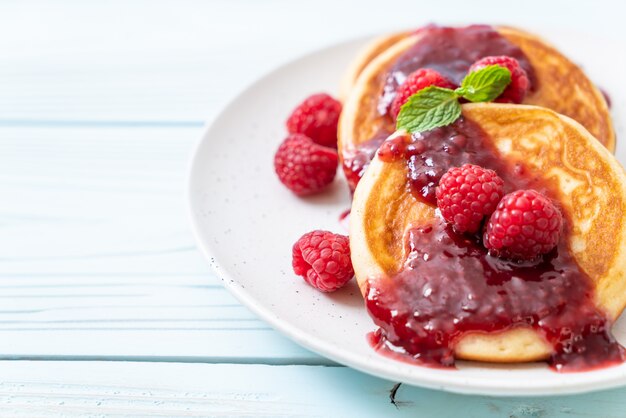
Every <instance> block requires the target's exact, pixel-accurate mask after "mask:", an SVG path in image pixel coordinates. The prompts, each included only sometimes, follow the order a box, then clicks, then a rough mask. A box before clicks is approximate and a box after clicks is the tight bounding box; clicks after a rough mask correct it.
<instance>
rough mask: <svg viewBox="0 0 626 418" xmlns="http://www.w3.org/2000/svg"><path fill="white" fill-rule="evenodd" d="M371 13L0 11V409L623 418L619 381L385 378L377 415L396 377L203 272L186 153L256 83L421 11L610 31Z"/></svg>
mask: <svg viewBox="0 0 626 418" xmlns="http://www.w3.org/2000/svg"><path fill="white" fill-rule="evenodd" d="M383 3H384V2H380V1H378V2H369V3H368V2H363V1H360V2H358V1H350V2H345V3H343V2H342V3H340V4H339V2H333V1H326V0H324V1H315V2H311V3H306V4H304V3H299V2H287V1H266V2H261V1H259V2H256V1H239V2H235V1H215V2H191V1H170V2H153V1H132V2H127V1H120V2H114V1H107V2H91V3H89V4H88V3H87V2H82V1H63V2H54V3H53V2H34V1H3V2H2V3H0V302H1V304H0V360H1V362H0V363H1V364H0V416H2V417H5V416H29V417H30V416H48V415H50V416H55V415H57V416H75V415H76V416H78V415H83V416H84V415H87V416H102V415H116V416H126V415H128V416H145V415H158V416H168V417H169V416H246V417H277V416H285V417H299V416H302V417H351V416H358V417H383V416H384V417H387V416H389V417H429V418H430V417H477V418H483V417H516V418H522V417H537V418H538V417H570V416H571V417H579V416H597V417H624V416H626V389H616V390H611V391H605V392H599V393H593V394H588V395H580V396H572V397H558V398H533V399H528V398H489V397H472V396H460V395H454V394H449V393H443V392H436V391H430V390H422V389H419V388H413V387H408V386H405V385H403V386H400V387H399V389H398V390H397V392H396V396H395V405H394V404H392V403H391V402H390V391H391V390H392V389H393V388H394V386H395V383H396V382H389V381H385V380H381V379H378V378H374V377H371V376H367V375H364V374H362V373H359V372H356V371H353V370H351V369H348V368H346V367H342V366H340V365H337V364H334V363H332V362H330V361H329V360H326V359H324V358H321V357H319V356H317V355H315V354H313V353H311V352H309V351H307V350H305V349H303V348H300V347H299V346H297V345H296V344H294V343H292V342H290V341H289V340H288V339H286V338H284V337H282V336H281V335H279V334H278V333H276V332H275V331H273V330H272V329H270V327H269V326H267V325H266V324H265V323H263V322H261V321H259V320H257V319H256V318H255V317H254V316H253V315H252V314H251V313H250V312H249V311H248V310H247V309H246V308H244V307H242V306H241V305H240V304H239V303H238V302H237V301H236V300H235V299H233V298H232V297H231V296H230V295H229V294H228V293H227V292H226V291H225V290H224V289H223V288H222V286H221V285H220V283H219V281H218V280H216V279H215V278H214V277H213V276H212V275H211V273H210V272H209V269H208V267H207V265H206V264H205V262H204V260H203V258H202V257H201V255H200V253H199V252H198V250H197V249H196V247H195V243H194V241H193V238H192V236H191V233H190V230H189V225H188V222H187V218H186V215H185V213H186V212H185V202H184V196H183V190H184V184H185V180H186V178H185V175H186V169H187V162H188V157H189V155H190V152H191V149H192V146H193V144H194V143H195V142H196V141H197V140H198V138H199V135H200V133H201V130H202V126H203V121H204V120H206V119H210V118H212V117H213V116H214V115H216V114H217V113H218V112H219V111H220V109H221V108H222V107H223V106H224V104H225V103H226V102H227V101H228V100H229V99H230V98H231V97H233V96H234V95H235V94H236V93H237V92H238V91H240V90H241V89H242V88H243V87H244V86H245V85H247V84H249V83H251V82H253V81H254V80H255V79H256V78H257V77H258V76H259V75H260V74H263V73H265V72H267V71H269V70H271V69H272V68H274V67H275V66H277V65H279V64H280V63H283V62H286V61H288V60H290V59H292V58H294V57H296V56H298V55H301V54H304V53H305V52H307V51H309V50H311V49H315V48H319V47H323V46H326V45H330V44H332V43H335V42H338V41H341V40H345V39H349V38H353V37H356V36H362V35H365V34H369V33H376V32H382V31H386V30H392V29H394V28H397V27H408V26H415V25H416V24H417V23H421V22H423V21H424V19H427V20H431V21H436V20H442V19H445V20H447V21H472V20H474V21H477V20H482V21H500V22H505V23H506V22H511V23H515V22H519V23H521V24H523V25H525V26H527V27H530V28H533V27H535V25H545V24H549V23H550V22H558V24H559V25H562V26H563V28H564V29H565V30H568V29H575V28H576V27H579V28H580V27H581V26H582V25H585V24H588V25H591V26H593V27H597V28H599V29H598V31H604V32H606V33H607V34H610V33H611V32H612V31H615V30H622V31H623V29H622V28H621V26H623V25H621V19H622V16H623V13H619V10H618V9H615V7H617V3H614V4H612V3H609V2H606V3H604V4H602V2H595V3H593V5H592V4H591V3H589V4H588V5H587V6H581V7H582V9H574V8H573V7H572V6H571V5H572V4H573V3H571V2H550V3H549V4H544V3H548V2H538V1H531V2H525V3H524V6H523V7H522V6H516V7H520V9H519V10H518V11H516V13H515V16H510V14H511V12H510V11H509V10H510V9H511V7H510V5H511V4H512V3H511V4H508V3H507V4H505V3H504V2H486V1H474V2H458V1H452V2H450V1H447V2H431V3H429V2H415V1H413V2H409V1H407V2H405V3H404V4H400V3H399V4H398V5H397V9H398V10H402V13H399V12H397V11H394V10H393V9H394V8H391V9H387V10H384V9H381V7H382V4H383ZM515 4H517V5H519V4H521V3H519V2H518V3H515ZM565 5H567V6H568V7H567V8H566V9H562V8H563V6H565ZM539 7H541V8H540V9H539ZM538 11H541V13H538ZM514 18H515V19H516V20H513V19H514ZM568 52H571V53H574V54H575V51H568ZM619 53H620V54H623V51H619ZM338 77H339V74H338Z"/></svg>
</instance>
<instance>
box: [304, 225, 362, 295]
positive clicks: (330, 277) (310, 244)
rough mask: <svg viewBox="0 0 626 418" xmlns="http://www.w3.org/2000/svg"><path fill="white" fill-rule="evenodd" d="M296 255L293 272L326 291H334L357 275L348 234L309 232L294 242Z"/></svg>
mask: <svg viewBox="0 0 626 418" xmlns="http://www.w3.org/2000/svg"><path fill="white" fill-rule="evenodd" d="M292 254H293V259H292V265H293V271H294V272H295V273H296V274H297V275H298V276H302V277H303V278H304V280H305V281H306V282H307V283H308V284H310V285H311V286H313V287H315V288H316V289H319V290H321V291H322V292H333V291H335V290H337V289H339V288H340V287H342V286H343V285H345V284H346V283H347V282H348V281H349V280H350V279H351V278H352V277H353V276H354V270H353V269H352V261H351V260H350V241H349V239H348V237H347V236H345V235H338V234H333V233H332V232H328V231H319V230H317V231H312V232H308V233H306V234H304V235H302V237H300V239H299V240H298V241H297V242H296V243H295V244H294V245H293V250H292Z"/></svg>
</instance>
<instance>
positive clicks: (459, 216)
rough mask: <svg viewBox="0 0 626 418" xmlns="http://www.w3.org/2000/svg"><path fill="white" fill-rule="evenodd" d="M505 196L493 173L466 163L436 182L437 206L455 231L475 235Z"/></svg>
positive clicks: (501, 184)
mask: <svg viewBox="0 0 626 418" xmlns="http://www.w3.org/2000/svg"><path fill="white" fill-rule="evenodd" d="M503 195H504V181H502V179H501V178H500V177H498V175H497V174H496V172H495V171H493V170H487V169H485V168H482V167H479V166H477V165H472V164H465V165H464V166H462V167H452V168H451V169H449V170H448V172H447V173H446V174H444V175H443V176H442V177H441V180H439V186H437V190H436V196H437V207H438V208H439V210H440V211H441V215H442V216H443V218H444V219H445V220H446V221H448V222H450V223H451V224H452V226H453V227H454V229H455V230H456V231H457V232H470V233H473V232H476V231H478V230H479V229H480V224H481V222H482V221H483V218H484V217H485V216H489V215H491V213H493V211H494V210H495V209H496V206H497V205H498V202H499V201H500V199H502V196H503Z"/></svg>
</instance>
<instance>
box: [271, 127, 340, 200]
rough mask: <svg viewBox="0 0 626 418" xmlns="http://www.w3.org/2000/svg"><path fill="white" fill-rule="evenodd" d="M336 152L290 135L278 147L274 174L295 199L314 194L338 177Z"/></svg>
mask: <svg viewBox="0 0 626 418" xmlns="http://www.w3.org/2000/svg"><path fill="white" fill-rule="evenodd" d="M338 161H339V158H338V157H337V151H335V150H334V149H332V148H328V147H323V146H321V145H318V144H316V143H314V142H313V141H311V139H309V138H308V137H306V136H304V135H301V134H292V135H289V136H288V137H287V139H285V140H284V141H283V143H282V144H280V147H278V151H276V155H275V156H274V170H276V174H278V178H279V179H280V181H281V182H282V183H283V184H284V185H285V186H287V188H289V190H291V191H292V192H294V193H295V194H297V195H298V196H306V195H310V194H314V193H317V192H319V191H320V190H322V189H323V188H325V187H326V186H328V185H329V184H330V183H332V181H333V179H334V178H335V174H336V173H337V163H338Z"/></svg>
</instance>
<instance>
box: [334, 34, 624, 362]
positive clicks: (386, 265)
mask: <svg viewBox="0 0 626 418" xmlns="http://www.w3.org/2000/svg"><path fill="white" fill-rule="evenodd" d="M495 30H497V31H498V32H499V33H500V35H502V36H503V37H504V38H506V39H507V40H508V41H509V42H511V43H512V44H514V45H516V46H517V47H519V48H520V49H521V50H522V51H523V53H524V55H525V56H526V58H527V59H528V61H529V62H530V64H531V65H532V68H533V70H534V85H535V88H534V89H532V90H531V91H530V92H529V93H528V94H527V95H526V98H525V100H524V102H523V103H522V104H500V103H476V104H463V106H462V108H463V111H462V116H463V117H464V118H465V119H467V120H470V121H472V122H474V123H476V124H477V125H479V126H480V127H481V128H482V130H483V131H484V132H485V133H486V134H487V137H488V141H489V142H490V144H489V145H491V148H493V149H494V150H495V153H496V154H497V155H496V156H497V157H501V158H502V159H506V160H507V161H523V162H524V165H525V166H526V167H527V168H528V169H529V170H530V171H531V172H532V175H533V176H534V177H535V178H540V179H545V180H546V181H547V182H550V184H553V185H556V186H555V187H554V188H553V189H552V190H549V191H548V193H549V197H550V198H552V199H553V200H556V201H558V202H559V204H560V207H561V209H562V212H563V215H564V217H565V218H566V219H567V220H568V225H569V227H568V228H567V230H566V231H564V236H563V237H562V239H564V240H566V241H565V242H566V243H567V245H568V247H569V250H570V251H571V253H572V255H573V256H574V258H575V260H576V262H577V264H578V265H579V267H580V269H581V270H582V271H583V272H584V273H586V274H587V275H588V276H589V277H590V278H591V280H592V281H593V284H594V287H595V300H596V304H597V306H598V307H599V308H600V309H602V310H603V311H604V312H606V315H607V317H608V318H609V319H610V320H615V319H616V318H617V317H618V316H619V315H620V313H621V312H622V310H623V309H624V307H625V306H626V218H625V214H626V175H625V173H624V169H623V168H622V167H621V165H620V164H619V163H618V162H617V160H616V159H615V157H614V156H613V154H612V152H613V151H614V148H615V133H614V130H613V125H612V121H611V117H610V113H609V108H608V105H607V102H606V100H605V98H604V97H603V95H602V93H601V92H600V91H599V90H598V88H597V87H596V86H595V85H594V84H593V83H592V82H591V81H590V80H589V79H588V77H587V76H586V75H585V73H584V72H583V71H582V70H581V69H580V68H579V67H578V66H576V65H575V64H574V63H572V62H571V61H570V60H569V59H568V58H566V57H565V56H563V55H562V54H561V53H560V52H559V51H558V50H556V49H555V48H554V47H552V46H550V45H549V44H547V43H546V42H545V41H543V40H542V39H540V38H538V37H537V36H535V35H532V34H529V33H527V32H524V31H521V30H518V29H513V28H509V27H496V28H495ZM423 34H424V32H423V31H415V32H403V33H398V34H393V35H389V36H385V37H382V38H380V39H377V40H375V41H374V42H372V43H371V44H370V45H369V46H368V47H367V49H366V50H365V51H363V52H362V53H361V54H360V55H359V56H358V57H357V59H356V60H355V62H354V63H353V65H352V66H351V67H350V69H349V71H348V73H347V75H346V77H345V79H344V83H343V86H342V96H343V100H344V110H343V113H342V116H341V120H340V125H339V132H338V134H339V150H340V157H341V158H342V159H344V160H345V159H348V158H350V156H352V155H354V153H355V150H356V149H358V147H359V145H360V144H363V143H365V142H367V141H370V140H371V138H373V137H375V136H376V135H380V132H384V133H386V134H388V133H393V131H394V130H395V127H394V126H395V121H394V120H393V119H392V118H391V117H390V116H389V115H388V114H386V113H384V112H381V111H380V106H379V101H380V99H381V97H382V95H383V93H384V92H383V89H384V85H385V80H386V77H387V75H388V73H389V71H390V69H391V68H392V67H393V65H394V63H396V61H397V60H398V58H399V57H400V56H402V55H403V54H404V53H405V52H406V51H408V50H409V49H410V48H411V47H412V46H414V45H416V43H419V42H420V39H421V37H422V36H423ZM406 183H407V176H406V164H405V163H404V162H402V161H395V162H383V161H382V160H381V159H379V158H378V157H377V156H373V159H372V161H371V163H370V164H369V167H368V168H367V170H365V172H364V175H363V177H362V178H361V180H360V182H359V183H358V187H357V188H356V190H355V192H354V199H353V204H352V213H351V220H350V241H351V250H352V261H353V265H354V270H355V274H356V278H357V281H358V283H359V286H360V288H361V290H362V291H363V292H365V290H366V289H367V285H368V281H369V280H374V279H376V280H379V279H380V278H381V277H382V278H385V277H387V278H389V277H393V275H394V274H395V273H397V272H398V271H400V270H401V269H402V266H403V265H404V263H405V261H406V258H407V255H408V254H406V248H405V245H404V237H405V235H406V232H407V230H408V229H409V228H411V227H414V226H416V225H420V224H427V223H428V222H430V221H431V220H432V219H434V218H435V216H436V211H435V208H434V207H432V206H430V205H428V204H426V203H424V202H422V201H420V200H419V199H416V198H415V197H414V196H413V194H412V193H411V192H410V191H409V189H408V187H407V184H406ZM389 280H392V279H391V278H390V279H389ZM454 348H455V355H456V357H457V358H461V359H469V360H480V361H494V362H525V361H535V360H542V359H546V358H547V357H548V356H549V355H550V353H551V351H552V347H551V346H550V345H549V344H548V343H547V342H546V341H545V339H544V338H543V337H542V336H541V335H540V334H539V333H538V332H537V331H536V330H535V329H533V328H530V327H523V326H520V327H515V328H512V329H509V330H505V331H501V332H498V333H478V332H477V333H467V334H466V335H464V336H462V338H461V339H460V340H459V341H457V342H456V344H455V347H454Z"/></svg>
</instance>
